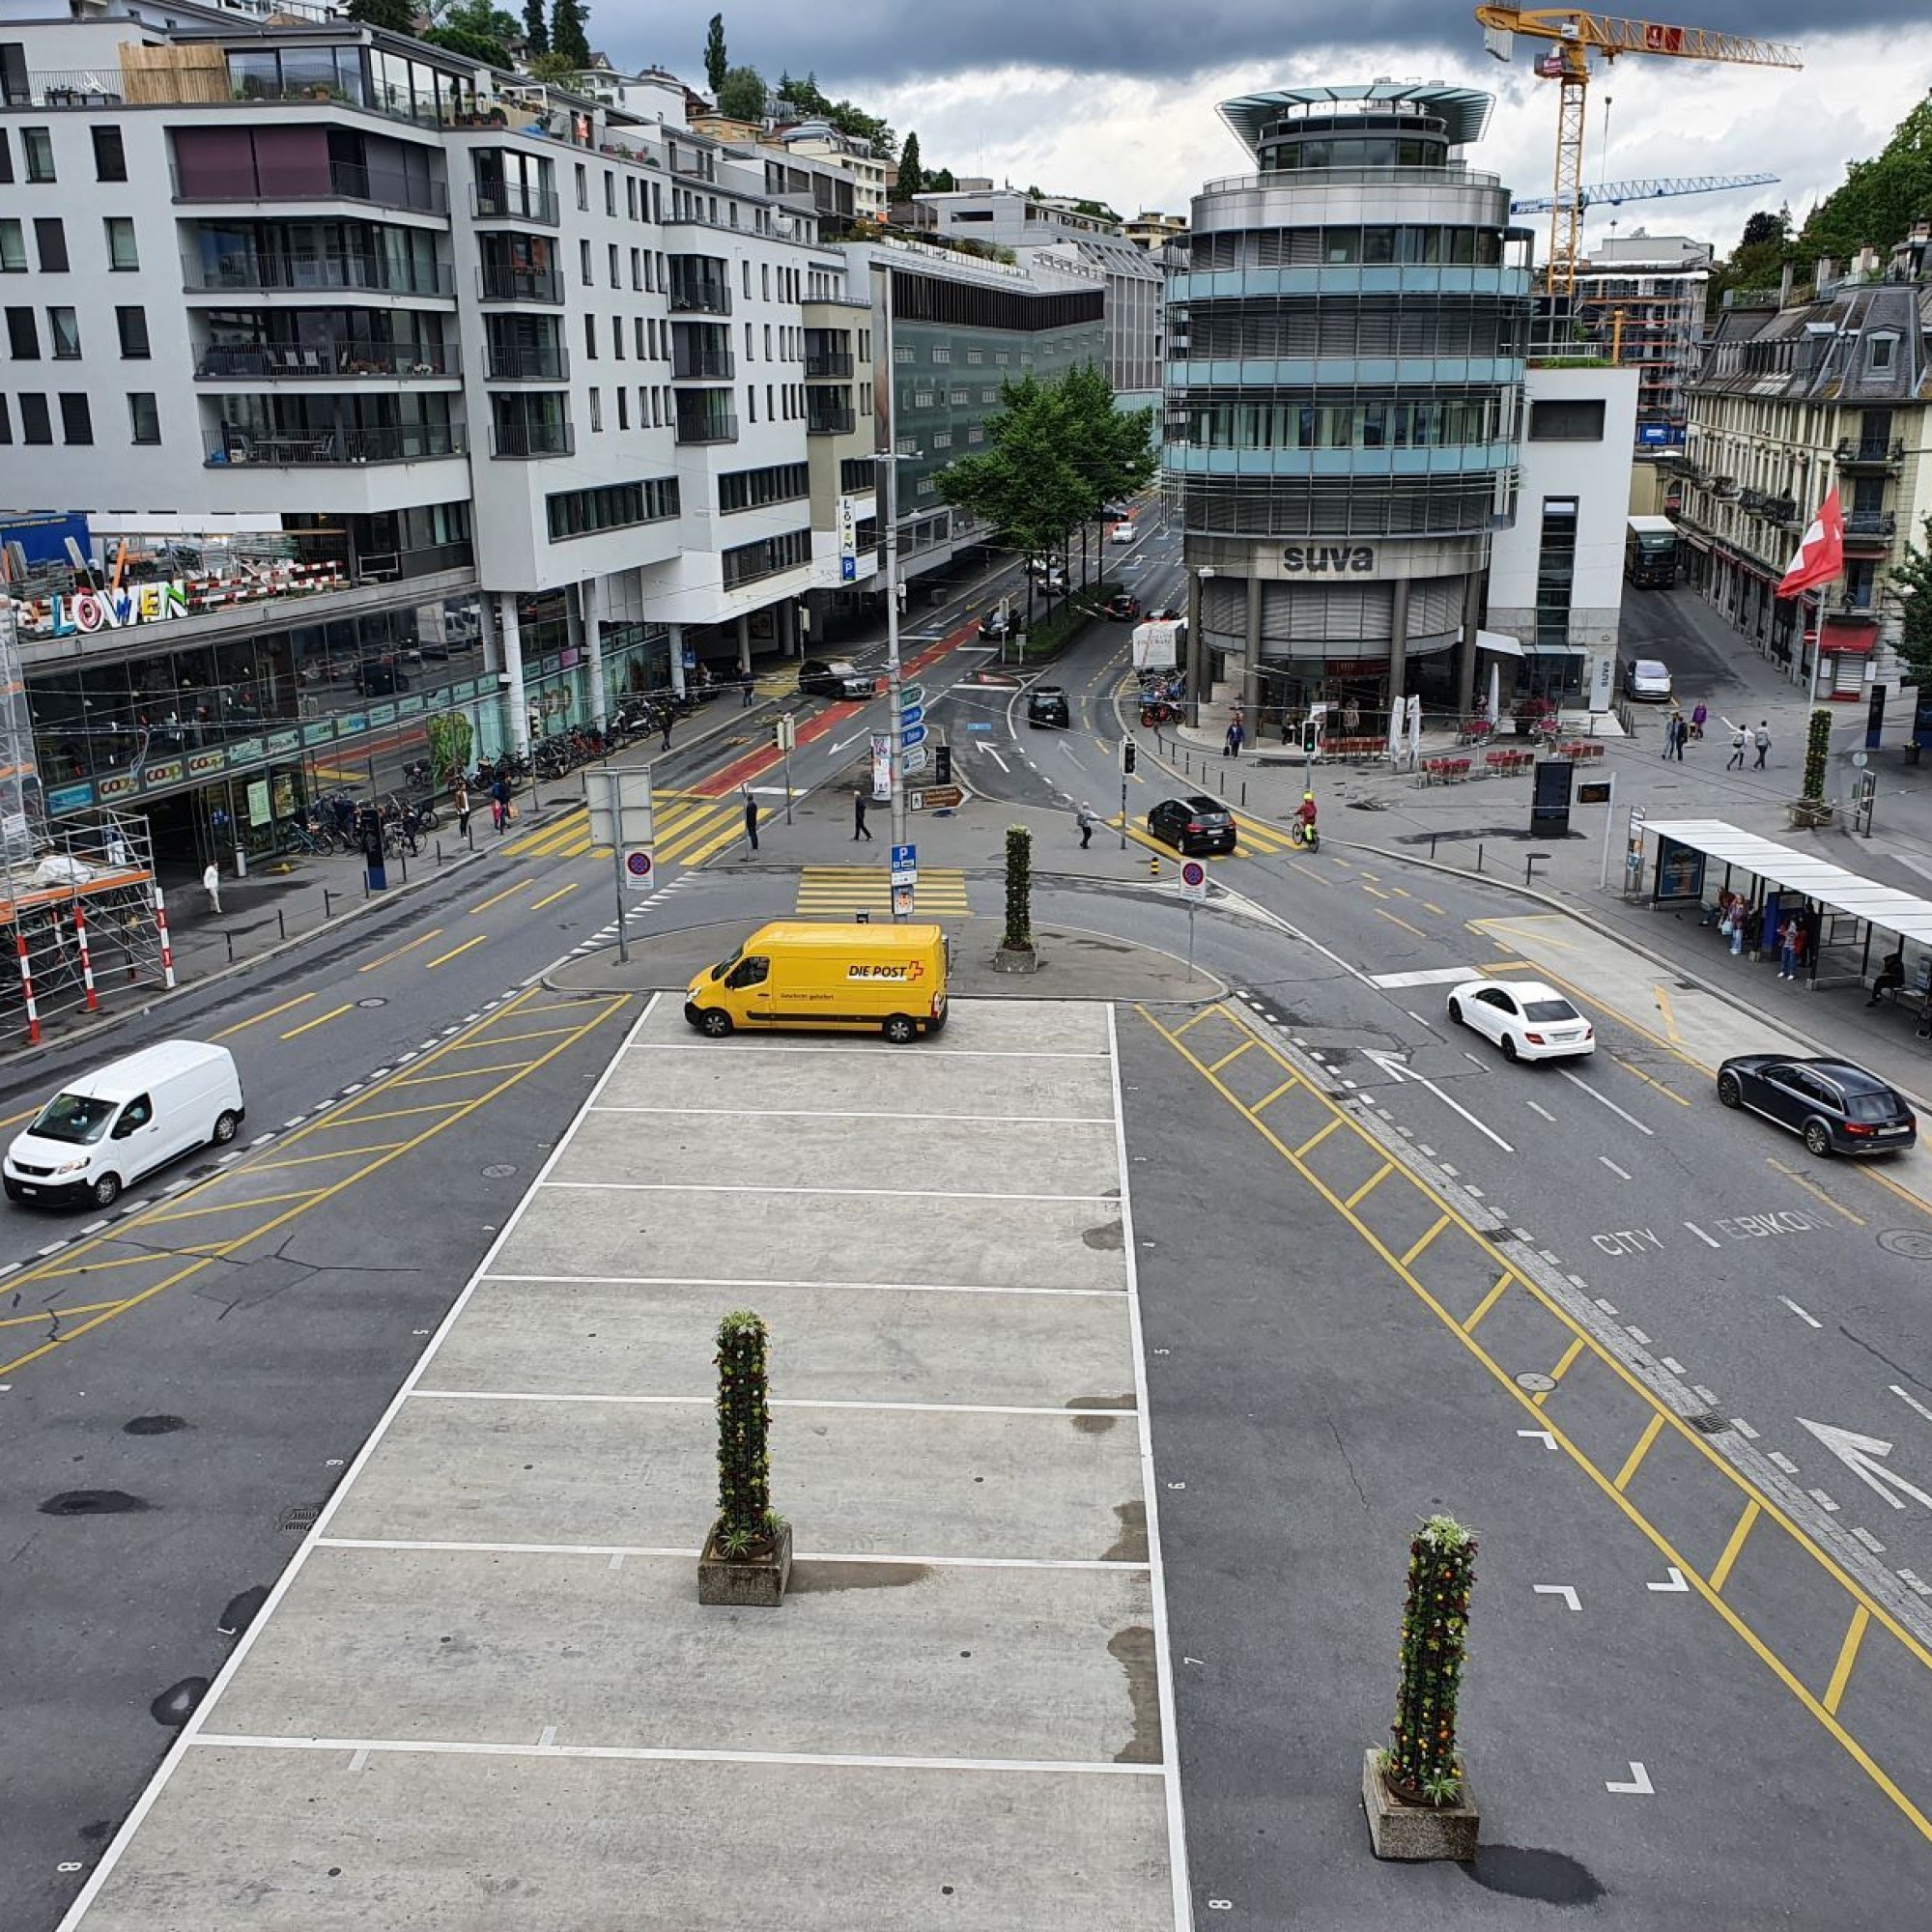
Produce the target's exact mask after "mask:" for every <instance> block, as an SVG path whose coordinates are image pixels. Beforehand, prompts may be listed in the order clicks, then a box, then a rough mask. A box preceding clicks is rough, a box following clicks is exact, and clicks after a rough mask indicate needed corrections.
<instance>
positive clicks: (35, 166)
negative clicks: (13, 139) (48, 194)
mask: <svg viewBox="0 0 1932 1932" xmlns="http://www.w3.org/2000/svg"><path fill="white" fill-rule="evenodd" d="M20 153H21V154H22V155H23V156H25V157H26V162H27V179H28V180H29V181H30V182H50V181H52V180H53V178H54V137H53V135H52V134H51V133H49V132H48V130H47V129H46V128H21V129H20Z"/></svg>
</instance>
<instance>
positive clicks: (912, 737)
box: [899, 725, 925, 752]
mask: <svg viewBox="0 0 1932 1932" xmlns="http://www.w3.org/2000/svg"><path fill="white" fill-rule="evenodd" d="M924 743H925V726H924V725H913V726H912V728H911V729H910V730H906V731H901V732H900V733H899V749H900V750H901V751H903V752H909V751H911V750H912V748H913V747H914V746H915V745H923V744H924Z"/></svg>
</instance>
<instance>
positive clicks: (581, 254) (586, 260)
mask: <svg viewBox="0 0 1932 1932" xmlns="http://www.w3.org/2000/svg"><path fill="white" fill-rule="evenodd" d="M577 172H578V173H579V174H582V172H583V170H582V168H579V169H578V171H577ZM577 273H578V278H579V279H580V280H581V281H582V284H583V286H584V287H585V288H586V289H587V288H588V287H589V286H590V284H591V280H592V275H591V270H590V243H589V242H588V241H580V242H578V244H577Z"/></svg>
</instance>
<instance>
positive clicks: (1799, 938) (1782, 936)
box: [1777, 912, 1804, 980]
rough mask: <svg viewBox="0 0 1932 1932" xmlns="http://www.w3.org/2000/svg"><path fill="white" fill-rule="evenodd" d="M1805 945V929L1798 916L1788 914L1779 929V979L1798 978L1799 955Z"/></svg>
mask: <svg viewBox="0 0 1932 1932" xmlns="http://www.w3.org/2000/svg"><path fill="white" fill-rule="evenodd" d="M1803 947H1804V925H1803V923H1801V922H1800V920H1799V917H1798V915H1797V914H1796V913H1795V912H1794V913H1787V914H1786V915H1785V917H1784V919H1783V921H1782V922H1781V923H1780V924H1779V925H1778V928H1777V977H1778V978H1779V979H1780V980H1795V979H1797V977H1798V955H1799V952H1800V951H1801V950H1802V949H1803Z"/></svg>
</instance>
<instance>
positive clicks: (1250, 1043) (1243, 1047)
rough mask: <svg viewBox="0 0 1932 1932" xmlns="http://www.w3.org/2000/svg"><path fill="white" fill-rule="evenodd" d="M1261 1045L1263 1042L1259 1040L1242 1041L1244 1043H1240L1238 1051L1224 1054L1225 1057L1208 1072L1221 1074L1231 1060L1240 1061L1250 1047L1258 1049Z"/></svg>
mask: <svg viewBox="0 0 1932 1932" xmlns="http://www.w3.org/2000/svg"><path fill="white" fill-rule="evenodd" d="M1260 1044H1261V1041H1260V1040H1258V1039H1244V1040H1243V1041H1242V1042H1241V1043H1240V1045H1239V1046H1237V1047H1236V1049H1235V1050H1234V1052H1232V1053H1224V1054H1223V1055H1222V1056H1221V1057H1220V1059H1219V1060H1217V1061H1216V1062H1215V1063H1214V1065H1212V1066H1211V1067H1210V1068H1209V1069H1208V1071H1209V1072H1211V1073H1218V1072H1220V1070H1221V1069H1222V1067H1224V1066H1225V1065H1227V1064H1228V1063H1229V1062H1230V1061H1231V1060H1238V1059H1240V1057H1241V1055H1242V1054H1244V1053H1246V1052H1247V1051H1248V1049H1249V1048H1250V1047H1256V1046H1259V1045H1260Z"/></svg>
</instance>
